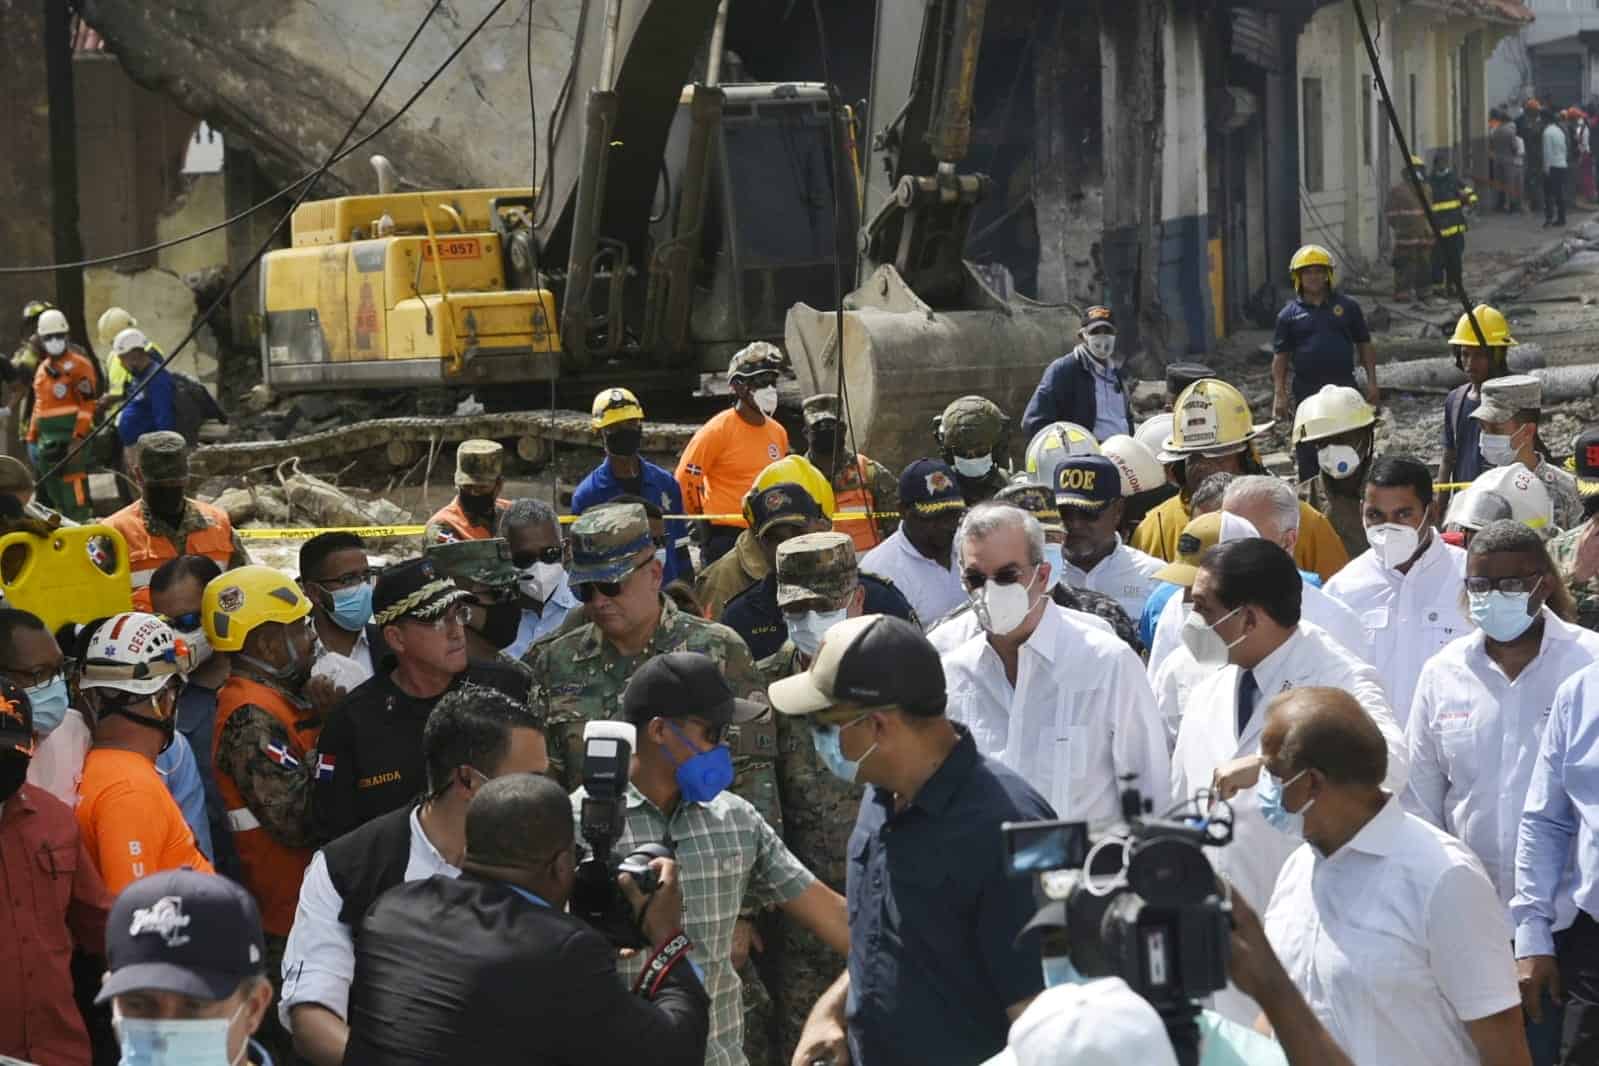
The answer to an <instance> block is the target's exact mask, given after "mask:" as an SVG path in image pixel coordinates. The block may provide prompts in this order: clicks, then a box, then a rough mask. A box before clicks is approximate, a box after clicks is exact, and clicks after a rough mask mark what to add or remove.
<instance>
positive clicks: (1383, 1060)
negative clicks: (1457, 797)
mask: <svg viewBox="0 0 1599 1066" xmlns="http://www.w3.org/2000/svg"><path fill="white" fill-rule="evenodd" d="M1233 847H1237V844H1236V843H1235V844H1234V845H1233ZM1266 935H1267V937H1268V938H1269V939H1270V940H1271V945H1272V947H1273V949H1275V950H1276V952H1277V955H1278V957H1280V958H1281V959H1282V962H1283V967H1284V968H1285V969H1286V970H1287V971H1288V976H1289V978H1290V979H1292V981H1293V982H1294V984H1295V985H1296V986H1298V988H1299V991H1300V992H1302V993H1303V994H1304V997H1305V999H1306V1001H1307V1002H1308V1003H1309V1004H1310V1007H1311V1009H1312V1010H1314V1011H1315V1012H1316V1016H1317V1017H1318V1018H1320V1019H1321V1022H1322V1024H1323V1025H1325V1026H1326V1027H1327V1031H1328V1032H1329V1033H1330V1034H1331V1035H1332V1037H1333V1039H1334V1040H1336V1041H1338V1044H1339V1046H1340V1047H1342V1048H1343V1049H1344V1050H1345V1051H1346V1052H1347V1053H1348V1054H1349V1057H1350V1059H1352V1060H1353V1061H1354V1062H1355V1063H1356V1066H1399V1064H1405V1066H1410V1064H1416V1066H1420V1064H1422V1063H1428V1064H1433V1063H1436V1064H1438V1066H1443V1064H1444V1063H1451V1064H1454V1063H1474V1062H1476V1061H1478V1060H1477V1049H1476V1046H1475V1045H1474V1044H1472V1042H1471V1037H1470V1035H1469V1034H1468V1033H1467V1032H1466V1026H1465V1023H1466V1022H1468V1021H1475V1020H1477V1019H1479V1018H1487V1017H1489V1016H1491V1015H1494V1014H1498V1013H1499V1012H1500V1011H1503V1010H1506V1009H1508V1008H1510V1007H1514V1006H1517V1005H1519V1004H1520V1003H1521V996H1520V994H1519V993H1518V992H1517V990H1516V967H1515V961H1514V960H1513V959H1512V957H1511V951H1510V940H1509V936H1510V922H1509V919H1508V918H1507V916H1506V914H1505V908H1504V906H1503V904H1501V903H1500V901H1499V899H1498V897H1497V896H1496V895H1495V894H1494V889H1493V885H1492V884H1490V883H1489V881H1488V878H1487V876H1486V875H1484V873H1483V870H1482V865H1481V864H1480V863H1479V862H1478V861H1477V859H1476V857H1475V856H1473V855H1472V854H1471V852H1470V851H1469V850H1467V848H1466V846H1465V845H1463V844H1461V843H1460V841H1458V840H1456V839H1455V838H1454V837H1451V836H1449V835H1448V834H1447V833H1444V832H1443V831H1442V830H1440V829H1437V828H1435V827H1433V826H1431V825H1428V824H1427V823H1426V822H1424V821H1422V820H1421V819H1420V818H1417V817H1416V816H1415V815H1412V814H1407V813H1406V812H1405V810H1404V808H1403V807H1402V806H1401V805H1400V803H1399V800H1398V799H1396V798H1390V799H1389V800H1388V802H1387V804H1385V805H1384V806H1383V808H1382V810H1381V811H1379V812H1378V813H1377V815H1376V816H1375V817H1374V818H1372V820H1371V821H1369V822H1367V823H1366V824H1365V826H1364V827H1362V828H1361V830H1360V832H1358V833H1356V834H1355V835H1354V837H1353V838H1352V839H1351V840H1350V841H1349V843H1347V844H1345V845H1344V846H1343V847H1341V848H1339V849H1338V850H1337V851H1336V852H1334V853H1333V854H1332V855H1330V856H1323V855H1322V854H1321V853H1320V852H1318V851H1317V850H1316V849H1315V848H1313V847H1312V846H1311V845H1309V844H1305V845H1302V846H1301V847H1300V848H1299V849H1298V850H1297V851H1295V852H1294V854H1293V856H1292V857H1291V858H1289V860H1288V862H1287V864H1286V865H1285V866H1284V867H1283V872H1282V876H1281V877H1280V878H1279V879H1278V881H1277V890H1276V891H1275V892H1274V893H1273V894H1272V898H1271V906H1270V907H1269V908H1268V909H1267V911H1266Z"/></svg>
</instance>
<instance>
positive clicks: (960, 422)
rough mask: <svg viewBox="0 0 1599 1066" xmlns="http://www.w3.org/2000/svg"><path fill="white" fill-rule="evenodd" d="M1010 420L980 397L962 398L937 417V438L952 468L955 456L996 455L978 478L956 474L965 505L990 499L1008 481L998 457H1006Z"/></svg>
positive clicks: (1005, 470)
mask: <svg viewBox="0 0 1599 1066" xmlns="http://www.w3.org/2000/svg"><path fill="white" fill-rule="evenodd" d="M1009 428H1010V419H1009V418H1007V417H1006V416H1005V412H1004V411H1001V410H1000V409H999V406H998V405H997V404H995V403H994V402H993V401H992V400H987V399H984V398H983V397H981V396H962V397H961V398H960V399H958V400H955V401H954V402H952V403H951V404H950V405H949V406H948V407H946V408H944V413H943V414H941V415H939V416H938V422H937V424H936V427H935V429H936V436H937V437H938V442H939V444H940V445H942V446H943V449H944V461H945V462H946V463H949V464H950V465H951V466H952V467H953V466H954V463H955V457H956V456H976V455H983V454H991V455H993V456H995V459H994V466H993V468H992V469H990V470H989V471H988V473H987V474H984V475H983V476H982V477H980V478H968V477H966V476H965V475H959V476H958V477H957V479H956V480H957V481H958V482H959V483H960V487H961V495H962V496H964V497H965V498H966V506H968V507H971V506H972V505H974V504H978V503H981V502H982V501H984V500H988V499H992V498H993V497H994V496H995V494H997V493H998V492H999V490H1000V489H1002V488H1004V487H1005V485H1006V484H1007V483H1008V482H1009V481H1010V471H1009V469H1008V468H1007V467H1006V466H1005V465H1004V464H1003V463H1001V461H1000V460H1001V458H1008V457H1009V448H1008V447H1007V444H1006V439H1005V437H1006V431H1007V430H1008V429H1009Z"/></svg>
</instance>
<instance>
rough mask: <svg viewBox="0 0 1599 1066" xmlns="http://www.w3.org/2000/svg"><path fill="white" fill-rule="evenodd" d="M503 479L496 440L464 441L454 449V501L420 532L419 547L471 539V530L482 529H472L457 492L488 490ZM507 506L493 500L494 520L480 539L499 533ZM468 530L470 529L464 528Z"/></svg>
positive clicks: (500, 447)
mask: <svg viewBox="0 0 1599 1066" xmlns="http://www.w3.org/2000/svg"><path fill="white" fill-rule="evenodd" d="M504 476H505V447H504V445H502V444H500V443H499V442H498V441H492V440H477V439H474V440H464V441H462V442H461V444H460V447H458V448H456V449H455V488H456V496H455V499H453V500H451V501H450V502H449V503H448V504H447V505H445V506H444V507H442V508H440V509H439V510H438V511H437V512H436V513H435V514H434V515H433V517H432V518H430V519H428V521H427V525H426V526H425V527H424V528H423V530H422V547H423V548H427V547H428V546H429V545H433V544H449V543H451V542H452V541H457V540H468V539H472V535H471V532H470V529H471V528H476V529H482V528H483V527H482V526H473V520H472V518H471V516H469V515H468V514H467V513H466V512H465V510H464V509H462V507H461V496H460V490H461V489H467V488H477V489H488V488H493V487H494V486H495V485H498V484H499V483H500V479H501V478H502V477H504ZM510 506H511V505H510V503H508V502H507V501H505V500H496V501H495V503H494V518H493V521H492V522H490V524H489V527H488V532H487V533H486V534H479V535H478V536H479V537H480V538H481V537H492V536H494V535H495V534H496V533H497V532H498V531H499V525H500V518H501V517H503V516H504V514H505V512H506V510H507V509H509V507H510ZM468 527H470V528H468Z"/></svg>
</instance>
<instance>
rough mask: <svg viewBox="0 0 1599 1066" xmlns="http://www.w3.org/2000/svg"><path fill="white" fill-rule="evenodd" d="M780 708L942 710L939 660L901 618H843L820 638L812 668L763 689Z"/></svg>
mask: <svg viewBox="0 0 1599 1066" xmlns="http://www.w3.org/2000/svg"><path fill="white" fill-rule="evenodd" d="M766 691H767V695H769V696H770V697H771V700H772V706H773V707H775V708H776V709H777V712H778V713H779V714H819V713H821V712H823V711H826V710H830V709H831V708H833V707H835V706H837V705H839V704H846V703H847V704H854V705H856V706H859V707H889V706H897V707H902V708H904V709H905V710H906V711H907V712H909V713H911V714H914V715H919V716H922V717H928V718H932V717H936V716H938V715H941V714H943V713H944V702H945V697H944V666H943V664H942V663H941V662H940V661H939V657H938V650H937V649H936V648H934V647H933V645H932V644H931V643H930V642H929V641H928V639H927V638H926V637H924V636H922V631H921V630H920V629H919V628H917V627H916V626H914V625H912V624H911V623H909V622H907V621H905V620H904V619H902V618H891V617H889V616H888V615H881V614H863V615H861V616H860V617H858V618H846V619H845V620H844V621H842V622H840V623H838V625H836V626H834V627H833V628H832V629H829V630H828V631H827V636H825V637H823V638H822V647H821V649H820V650H819V651H818V652H817V653H816V658H815V660H814V661H812V663H811V668H810V669H809V670H806V671H805V672H804V673H802V674H795V675H794V676H793V677H788V678H784V679H783V680H782V681H778V682H777V683H775V684H773V685H772V686H771V687H770V688H769V689H767V690H766Z"/></svg>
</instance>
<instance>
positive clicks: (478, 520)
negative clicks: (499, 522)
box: [461, 492, 494, 526]
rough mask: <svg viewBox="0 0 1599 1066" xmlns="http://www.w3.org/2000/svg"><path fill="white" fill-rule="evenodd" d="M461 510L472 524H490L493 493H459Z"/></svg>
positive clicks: (491, 520) (492, 518)
mask: <svg viewBox="0 0 1599 1066" xmlns="http://www.w3.org/2000/svg"><path fill="white" fill-rule="evenodd" d="M461 510H462V511H464V512H466V516H467V517H468V518H470V519H471V520H472V522H473V524H474V525H479V526H487V525H490V524H491V523H492V522H493V520H494V493H492V492H484V493H466V492H463V493H461Z"/></svg>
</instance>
